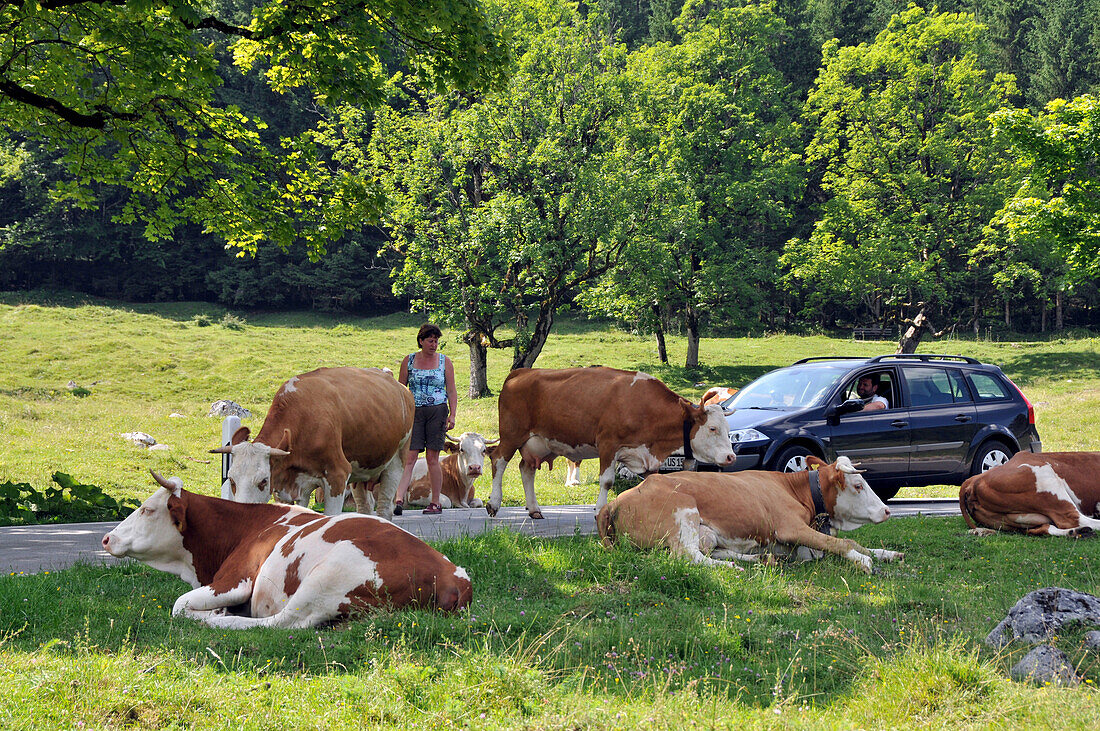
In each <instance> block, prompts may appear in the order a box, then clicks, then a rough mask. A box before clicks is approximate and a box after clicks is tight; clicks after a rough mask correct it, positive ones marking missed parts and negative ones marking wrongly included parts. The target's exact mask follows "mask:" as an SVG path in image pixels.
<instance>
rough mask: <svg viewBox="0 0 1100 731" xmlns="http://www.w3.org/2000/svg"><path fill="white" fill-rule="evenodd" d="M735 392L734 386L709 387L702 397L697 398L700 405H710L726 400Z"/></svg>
mask: <svg viewBox="0 0 1100 731" xmlns="http://www.w3.org/2000/svg"><path fill="white" fill-rule="evenodd" d="M735 393H737V389H736V388H725V387H722V388H717V387H716V388H710V389H707V392H706V393H704V394H703V397H702V398H701V399H699V405H700V406H710V405H711V404H719V405H720V404H722V403H724V402H726V401H728V400H729V399H730V398H731V397H732V396H733V394H735Z"/></svg>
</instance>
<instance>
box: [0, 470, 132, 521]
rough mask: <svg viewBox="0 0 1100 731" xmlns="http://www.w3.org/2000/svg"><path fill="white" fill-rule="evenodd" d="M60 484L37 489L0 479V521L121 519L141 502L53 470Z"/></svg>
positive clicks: (55, 479) (21, 483)
mask: <svg viewBox="0 0 1100 731" xmlns="http://www.w3.org/2000/svg"><path fill="white" fill-rule="evenodd" d="M53 481H54V482H55V483H57V484H58V485H59V486H60V487H59V488H57V487H47V488H46V490H45V491H44V492H39V491H38V490H35V489H34V488H33V487H31V486H30V485H29V484H27V483H24V482H3V483H0V523H4V524H7V525H23V524H27V525H33V524H36V523H74V522H79V521H86V520H121V519H122V518H125V517H126V516H127V515H129V514H130V513H132V512H133V511H134V510H135V509H137V508H138V507H139V506H140V505H139V503H138V502H137V501H136V500H131V499H123V500H116V499H114V498H113V497H111V496H110V495H108V494H107V493H105V492H103V490H101V489H100V488H98V487H96V486H95V485H83V484H81V483H79V482H77V481H76V480H74V479H73V478H72V477H70V476H69V475H66V474H65V473H64V472H54V473H53Z"/></svg>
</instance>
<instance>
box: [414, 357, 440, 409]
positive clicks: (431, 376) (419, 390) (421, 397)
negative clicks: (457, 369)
mask: <svg viewBox="0 0 1100 731" xmlns="http://www.w3.org/2000/svg"><path fill="white" fill-rule="evenodd" d="M415 360H416V353H412V354H411V355H409V390H410V391H412V394H413V399H414V400H415V401H416V405H417V406H438V405H439V404H445V403H447V374H446V372H445V371H444V369H443V363H444V360H443V354H442V353H440V354H439V365H437V366H436V367H435V368H432V369H430V370H421V369H419V368H414V367H413V363H414V362H415Z"/></svg>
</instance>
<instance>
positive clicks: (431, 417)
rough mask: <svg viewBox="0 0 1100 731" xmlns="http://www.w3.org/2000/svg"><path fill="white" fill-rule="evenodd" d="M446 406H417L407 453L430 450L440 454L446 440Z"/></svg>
mask: <svg viewBox="0 0 1100 731" xmlns="http://www.w3.org/2000/svg"><path fill="white" fill-rule="evenodd" d="M449 413H450V407H448V406H447V404H445V403H443V404H438V405H436V406H417V407H416V412H415V413H414V414H413V431H412V438H411V439H409V451H412V452H423V451H424V450H425V449H430V450H432V451H433V452H442V451H443V446H444V443H445V442H446V439H447V414H449Z"/></svg>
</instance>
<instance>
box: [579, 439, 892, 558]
mask: <svg viewBox="0 0 1100 731" xmlns="http://www.w3.org/2000/svg"><path fill="white" fill-rule="evenodd" d="M806 461H807V462H808V463H809V464H810V465H811V468H812V469H811V470H806V471H802V472H790V473H784V472H763V471H756V470H746V471H744V472H735V473H725V474H719V473H713V472H677V473H673V474H662V475H650V476H649V477H647V478H646V479H645V480H643V481H642V483H641V484H640V485H638V486H637V487H633V488H631V489H629V490H627V491H626V492H624V493H623V494H621V495H619V496H618V497H617V498H615V500H613V501H611V502H610V503H608V504H607V506H605V507H604V508H603V509H602V510H601V511H600V512H599V514H598V515H597V516H596V527H597V530H598V531H599V534H600V538H601V540H602V542H603V545H604V546H607V547H610V546H612V545H613V544H614V543H615V541H616V540H617V537H618V536H620V535H625V536H626V537H627V538H628V539H629V540H630V542H631V543H633V544H634V545H635V546H637V547H639V548H655V547H657V546H667V547H668V548H669V549H670V550H671V551H672V553H673V554H675V555H679V556H684V557H687V558H689V559H691V560H692V562H694V563H698V564H704V565H707V566H729V567H734V568H738V569H739V568H740V567H738V566H736V565H735V564H731V563H727V561H729V560H739V561H749V562H759V561H773V560H775V559H776V558H794V559H796V560H800V561H805V560H810V559H812V558H817V557H819V556H820V555H821V553H820V552H828V553H834V554H836V555H838V556H841V557H843V558H846V559H848V560H849V561H852V562H854V563H855V564H856V565H857V566H859V568H860V569H861V570H862V571H864V572H865V573H870V572H871V566H872V563H871V559H872V557H874V558H878V559H880V560H883V561H897V560H901V559H902V558H903V557H904V554H901V553H898V552H896V551H887V550H884V549H869V548H864V547H863V546H861V545H859V544H858V543H856V542H855V541H853V540H851V539H849V538H837V537H836V535H835V533H836V531H837V530H853V529H855V528H858V527H859V526H861V525H864V524H866V523H881V522H882V521H884V520H886V519H887V518H888V517H890V510H889V508H887V507H886V505H884V504H883V502H882V500H880V499H879V497H878V496H877V495H875V493H874V491H873V490H871V488H870V486H868V484H867V482H866V481H865V480H864V479H863V477H862V476H861V475H860V472H859V470H857V469H856V468H855V466H854V465H853V464H852V462H851V460H850V459H848V458H847V457H844V456H841V457H838V458H837V460H836V462H834V463H833V464H828V463H826V462H824V461H823V460H821V459H818V458H817V457H807V459H806ZM813 468H816V469H813ZM815 483H816V485H815ZM815 490H816V495H815ZM815 523H816V524H817V527H815Z"/></svg>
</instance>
